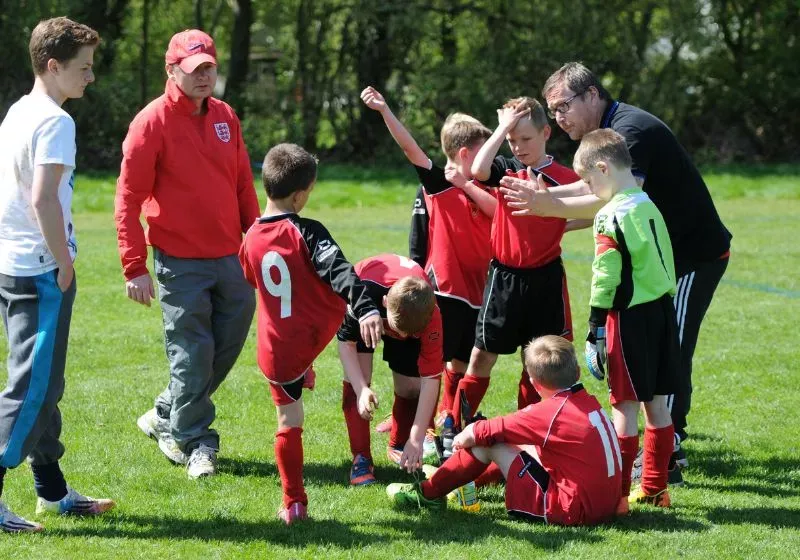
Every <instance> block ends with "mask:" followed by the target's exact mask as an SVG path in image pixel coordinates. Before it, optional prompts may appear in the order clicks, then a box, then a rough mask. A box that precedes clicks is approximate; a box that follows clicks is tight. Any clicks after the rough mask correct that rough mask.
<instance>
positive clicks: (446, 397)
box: [439, 367, 464, 411]
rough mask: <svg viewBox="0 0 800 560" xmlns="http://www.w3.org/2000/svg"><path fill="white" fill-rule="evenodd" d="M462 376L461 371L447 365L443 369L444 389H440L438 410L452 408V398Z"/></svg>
mask: <svg viewBox="0 0 800 560" xmlns="http://www.w3.org/2000/svg"><path fill="white" fill-rule="evenodd" d="M463 378H464V374H463V373H458V372H457V371H455V370H453V369H451V368H449V367H447V368H445V370H444V389H443V390H442V402H441V406H440V407H439V410H447V411H452V410H453V400H454V399H455V398H456V390H457V389H458V383H459V382H460V381H461V380H462V379H463Z"/></svg>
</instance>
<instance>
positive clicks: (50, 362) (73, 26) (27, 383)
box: [0, 17, 114, 533]
mask: <svg viewBox="0 0 800 560" xmlns="http://www.w3.org/2000/svg"><path fill="white" fill-rule="evenodd" d="M99 42H100V36H99V35H98V34H97V32H96V31H95V30H94V29H92V28H90V27H87V26H86V25H82V24H80V23H76V22H74V21H72V20H69V19H67V18H65V17H57V18H52V19H48V20H45V21H41V22H39V24H38V25H37V26H36V27H35V28H34V30H33V33H31V40H30V56H31V63H32V65H33V73H34V83H33V89H32V90H31V92H30V93H29V94H28V95H25V96H23V97H22V98H21V99H20V100H18V101H17V102H16V103H14V104H13V105H12V106H11V107H10V108H9V110H8V113H7V114H6V116H5V118H4V119H3V123H2V124H1V125H0V193H2V196H0V312H2V315H3V322H4V323H5V327H6V335H7V337H8V382H7V384H6V387H5V389H3V391H2V392H0V495H1V494H2V491H3V478H4V477H5V474H6V469H13V468H15V467H17V466H18V465H19V464H20V463H22V461H24V460H25V459H26V458H27V460H28V462H29V463H30V465H31V470H32V471H33V480H34V486H35V488H36V494H37V496H38V499H37V503H36V513H37V514H41V513H48V512H54V513H59V514H76V515H97V514H100V513H103V512H105V511H107V510H109V509H111V508H112V507H113V506H114V502H113V501H111V500H108V499H94V498H89V497H86V496H83V495H81V494H79V493H78V492H76V491H75V490H73V489H72V488H70V487H69V486H68V485H67V483H66V482H65V480H64V475H63V473H62V472H61V467H60V466H59V460H60V459H61V457H62V456H63V455H64V444H63V443H62V442H61V440H60V436H61V412H60V411H59V408H58V403H59V402H60V401H61V397H62V396H63V394H64V369H65V367H66V359H67V344H68V341H69V330H70V322H71V319H72V304H73V302H74V300H75V293H76V290H77V282H76V280H75V271H74V268H73V264H72V263H73V260H74V259H75V257H76V255H77V252H78V246H77V244H76V241H75V229H74V226H73V223H72V210H71V204H72V191H73V187H74V184H75V152H76V148H75V122H74V121H73V120H72V117H70V116H69V114H68V113H67V112H66V111H64V109H62V108H61V106H62V105H63V104H64V102H65V101H66V100H67V99H79V98H81V97H83V93H84V90H85V89H86V87H87V86H88V85H89V84H91V83H92V82H94V72H93V71H92V64H93V61H94V50H95V48H97V45H98V44H99ZM0 530H2V531H6V532H11V533H19V532H31V531H41V530H42V526H41V525H39V524H38V523H32V522H30V521H28V520H26V519H23V518H22V517H19V516H18V515H16V514H14V513H13V512H12V511H11V510H10V509H9V508H8V507H6V505H5V504H4V503H3V502H2V501H0Z"/></svg>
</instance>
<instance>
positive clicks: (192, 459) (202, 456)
mask: <svg viewBox="0 0 800 560" xmlns="http://www.w3.org/2000/svg"><path fill="white" fill-rule="evenodd" d="M186 474H188V475H189V478H190V479H192V480H194V479H197V478H201V477H204V476H213V475H215V474H217V450H216V449H213V448H211V447H209V446H207V445H203V444H200V446H199V447H197V448H196V449H195V450H194V451H192V454H191V455H190V456H189V462H188V463H187V464H186Z"/></svg>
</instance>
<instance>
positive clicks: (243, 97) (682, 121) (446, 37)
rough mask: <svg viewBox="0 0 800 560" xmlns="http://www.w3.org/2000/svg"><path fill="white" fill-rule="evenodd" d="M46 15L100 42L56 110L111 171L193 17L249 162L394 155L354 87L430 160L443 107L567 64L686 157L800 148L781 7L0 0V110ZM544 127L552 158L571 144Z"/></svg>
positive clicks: (524, 89)
mask: <svg viewBox="0 0 800 560" xmlns="http://www.w3.org/2000/svg"><path fill="white" fill-rule="evenodd" d="M56 15H67V16H68V17H70V18H72V19H75V20H77V21H80V22H82V23H86V24H87V25H90V26H92V27H94V28H95V29H97V30H98V31H99V32H100V34H101V36H102V38H103V43H102V45H101V47H100V49H99V50H98V52H97V54H96V59H95V68H96V74H97V82H96V83H95V84H93V85H92V86H90V87H89V88H88V89H87V93H86V96H85V98H84V99H83V100H79V101H68V102H67V105H66V106H65V107H66V108H67V110H68V111H70V112H71V113H72V114H73V115H74V117H75V120H76V122H77V127H78V143H79V146H80V149H79V151H78V154H79V157H80V158H81V161H80V162H79V165H81V166H82V167H84V168H87V167H88V168H94V169H115V168H117V166H118V165H119V159H120V149H121V143H122V139H123V138H124V136H125V133H126V130H127V125H128V123H129V122H130V120H131V118H132V117H133V115H135V114H136V112H137V111H138V110H139V109H141V108H142V107H143V106H144V105H145V104H146V103H147V102H148V101H149V100H151V99H153V98H155V97H157V96H158V95H160V93H161V92H163V87H164V81H165V74H164V51H165V50H166V45H167V43H168V41H169V38H170V37H171V35H172V34H173V33H175V32H177V31H180V30H183V29H187V28H191V27H194V28H200V29H203V30H205V31H206V32H208V33H209V34H211V35H212V36H213V37H214V39H215V41H216V43H217V49H218V58H219V62H220V82H219V83H218V91H217V96H219V97H222V98H223V99H225V100H226V101H228V102H229V103H230V104H231V105H233V106H234V108H235V109H236V110H237V112H238V113H239V115H240V116H241V117H242V121H243V129H244V133H245V139H246V141H247V142H248V148H249V149H250V151H251V156H252V157H253V159H254V160H259V159H260V158H261V157H262V156H263V154H264V152H265V150H266V149H267V148H268V147H269V146H270V145H272V144H274V143H277V142H281V141H294V142H297V143H300V144H302V145H303V146H305V147H306V148H307V149H309V150H312V151H315V152H317V153H320V154H324V155H325V156H326V157H330V158H336V159H339V160H342V161H352V162H356V163H358V162H365V161H370V162H373V161H392V158H395V157H396V150H395V149H394V147H393V146H392V143H391V139H390V138H389V137H388V134H386V133H385V131H384V130H383V124H382V122H381V120H380V116H379V115H377V114H375V113H374V112H372V111H369V110H365V108H364V107H362V105H361V103H360V101H359V93H360V92H361V90H362V89H363V87H365V86H366V85H374V86H375V87H377V88H378V89H379V90H381V91H382V92H384V94H385V95H386V97H387V100H388V101H389V102H390V104H391V105H392V106H393V108H394V109H395V111H396V112H397V113H398V115H399V116H400V118H401V119H403V120H404V122H406V124H407V125H408V126H409V128H410V129H411V130H412V131H413V133H414V134H415V136H416V137H417V139H418V141H419V142H420V144H421V145H422V146H423V148H425V149H426V150H428V151H429V153H436V152H437V150H438V144H437V139H438V130H439V127H440V126H441V123H442V122H443V121H444V119H445V117H446V116H447V115H448V114H449V113H451V112H453V111H462V112H467V113H470V114H472V115H474V116H476V117H478V118H480V119H481V120H483V122H484V123H486V124H487V125H488V126H489V127H490V128H493V127H494V125H495V124H496V115H495V109H496V108H497V107H499V106H500V105H501V104H502V103H503V101H504V100H505V99H507V98H510V97H517V96H519V95H531V96H533V97H537V98H538V97H540V96H541V86H542V84H543V83H544V81H545V79H546V78H547V77H548V76H549V75H550V73H551V72H552V71H554V70H555V69H557V68H558V67H559V66H560V65H561V64H563V63H564V62H567V61H570V60H579V61H582V62H583V63H584V64H586V65H587V66H588V67H590V68H591V69H593V70H594V71H595V72H596V73H597V74H598V75H600V76H602V79H603V81H604V84H605V85H606V86H607V88H608V90H609V91H610V92H611V93H612V95H615V96H616V97H618V98H619V99H621V100H624V101H627V102H629V103H633V104H635V105H639V106H641V107H643V108H645V109H647V110H649V111H650V112H652V113H654V114H655V115H657V116H659V117H660V118H661V119H662V120H664V121H665V122H666V123H667V124H668V125H670V127H672V129H673V130H674V131H675V132H676V133H677V134H678V136H679V137H680V138H681V140H682V142H683V143H684V145H685V146H686V147H687V148H688V149H689V150H690V152H691V153H692V155H693V157H694V158H695V159H697V160H699V161H701V162H705V163H709V162H721V163H726V162H759V161H797V160H798V154H800V110H798V107H800V87H798V86H800V70H799V69H800V65H798V62H797V61H798V60H800V42H798V32H799V31H800V3H798V2H797V1H796V0H771V1H769V2H764V1H762V0H666V1H657V0H624V1H623V0H602V1H601V0H575V1H572V2H554V1H552V0H406V1H403V2H394V1H391V2H390V1H381V0H378V1H374V0H373V1H367V0H49V1H48V0H0V36H2V37H3V38H4V40H3V41H2V42H0V61H2V67H3V71H2V72H0V115H3V116H4V115H5V112H6V110H7V108H8V106H9V105H10V104H11V103H13V102H14V101H15V100H16V99H17V98H18V97H19V96H20V95H22V94H24V93H26V92H27V91H28V89H29V88H30V85H31V80H32V75H31V70H30V62H29V59H28V54H27V45H28V39H29V37H30V32H31V30H32V29H33V27H34V26H35V25H36V23H37V22H38V21H39V20H41V19H44V18H48V17H53V16H56ZM554 128H557V127H554ZM554 133H555V134H554V139H553V141H552V145H551V148H552V149H551V151H553V152H555V153H556V154H559V155H562V154H569V153H571V150H572V149H574V145H573V144H572V143H571V142H569V140H568V139H567V138H566V137H565V136H564V135H563V134H561V133H560V131H558V130H554Z"/></svg>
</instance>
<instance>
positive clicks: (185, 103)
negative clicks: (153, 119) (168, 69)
mask: <svg viewBox="0 0 800 560" xmlns="http://www.w3.org/2000/svg"><path fill="white" fill-rule="evenodd" d="M165 94H166V96H167V105H168V106H169V107H170V108H171V109H172V110H173V111H175V112H177V113H180V114H182V115H191V114H192V113H194V112H195V110H196V109H197V105H195V104H194V101H192V99H191V98H190V97H189V96H187V95H186V94H185V93H183V91H182V90H181V88H179V87H178V85H177V84H176V83H175V82H174V81H172V80H167V85H166V88H165ZM203 103H205V104H206V106H208V99H205V100H204V101H203Z"/></svg>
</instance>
